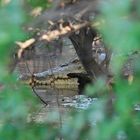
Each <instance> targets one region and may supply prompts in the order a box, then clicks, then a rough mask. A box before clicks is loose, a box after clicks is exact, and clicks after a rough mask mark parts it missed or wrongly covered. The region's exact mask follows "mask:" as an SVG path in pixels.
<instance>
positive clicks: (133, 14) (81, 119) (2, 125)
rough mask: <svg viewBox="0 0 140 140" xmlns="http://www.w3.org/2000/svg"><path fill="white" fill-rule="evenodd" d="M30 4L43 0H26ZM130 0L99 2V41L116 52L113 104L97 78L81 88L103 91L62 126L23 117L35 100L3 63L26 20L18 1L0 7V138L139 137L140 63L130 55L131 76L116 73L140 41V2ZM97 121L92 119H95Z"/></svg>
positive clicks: (92, 139)
mask: <svg viewBox="0 0 140 140" xmlns="http://www.w3.org/2000/svg"><path fill="white" fill-rule="evenodd" d="M1 2H2V1H1ZM29 2H30V3H31V4H33V6H37V5H41V6H42V5H44V3H46V1H41V2H40V1H37V3H35V1H33V0H32V1H29ZM130 3H131V1H130V0H123V1H122V0H118V1H104V2H103V3H101V7H100V9H102V10H101V16H100V17H99V18H98V19H97V20H99V21H103V24H101V28H100V32H101V33H102V34H103V38H104V41H105V43H106V45H107V46H108V47H110V49H112V51H113V52H114V53H118V54H121V55H118V56H117V57H113V59H112V61H111V68H112V71H113V73H114V75H115V76H114V79H115V80H114V81H115V84H114V86H113V89H112V92H113V94H114V96H115V100H114V102H113V104H108V103H109V100H110V96H111V95H110V94H108V92H109V91H108V89H107V88H106V83H105V82H104V80H102V79H98V80H97V83H95V84H94V85H89V86H87V88H86V91H87V94H90V95H93V96H94V94H95V93H100V92H101V93H106V94H105V95H104V96H101V97H99V99H98V100H97V101H96V102H95V103H94V104H93V105H91V106H90V107H89V108H88V109H86V110H80V111H75V112H72V113H71V115H72V116H73V117H72V118H71V117H70V119H68V120H67V122H66V124H64V126H63V127H62V129H60V128H59V129H58V128H57V127H54V125H52V123H50V122H49V123H45V124H42V123H35V122H27V117H28V114H29V113H31V112H33V111H34V110H35V109H36V108H37V107H38V106H37V104H39V102H38V100H36V99H35V98H34V97H33V96H32V94H31V93H30V90H29V89H27V88H26V87H23V86H22V85H20V83H18V82H17V80H16V78H17V77H16V75H12V76H11V75H9V74H8V70H7V64H8V62H9V55H8V54H9V52H10V51H11V50H12V49H13V48H12V47H13V46H14V42H15V41H16V40H23V39H24V38H25V36H26V35H25V33H23V32H22V31H21V26H22V25H23V23H25V21H26V13H25V12H24V7H23V2H22V1H19V0H12V1H11V2H10V3H8V4H6V5H1V7H0V17H1V20H0V53H1V55H0V67H1V68H0V84H1V85H0V86H1V87H0V140H53V139H55V138H56V137H59V136H60V135H62V136H63V137H64V139H66V140H86V139H87V140H138V139H139V138H140V133H139V130H140V112H139V111H136V110H134V109H135V105H136V104H139V102H140V94H139V92H140V86H139V83H140V64H139V59H140V57H138V55H134V57H133V59H132V65H133V69H134V75H133V76H134V80H133V81H131V80H130V82H131V83H129V82H128V81H127V80H124V79H123V78H122V77H121V76H120V75H121V72H120V71H121V70H120V69H121V67H122V65H123V64H124V63H125V61H126V59H127V56H128V55H129V54H131V53H133V52H135V51H138V50H139V47H140V39H139V38H140V24H139V12H140V2H139V1H135V3H136V4H134V5H133V6H132V5H131V4H130ZM95 121H96V122H95Z"/></svg>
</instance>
